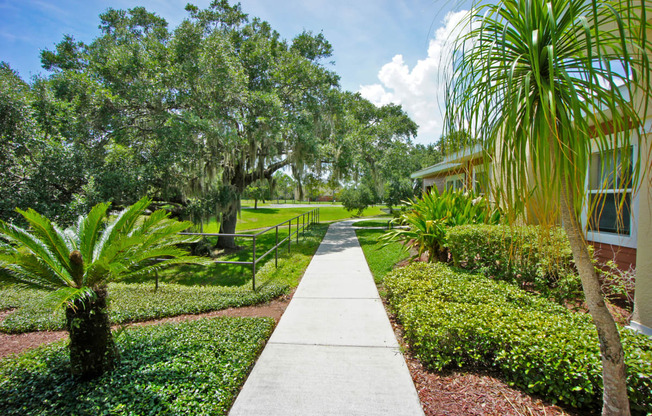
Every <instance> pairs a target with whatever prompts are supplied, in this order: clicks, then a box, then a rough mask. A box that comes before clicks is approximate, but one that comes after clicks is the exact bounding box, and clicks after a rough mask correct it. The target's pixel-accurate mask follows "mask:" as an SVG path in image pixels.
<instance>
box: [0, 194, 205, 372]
mask: <svg viewBox="0 0 652 416" xmlns="http://www.w3.org/2000/svg"><path fill="white" fill-rule="evenodd" d="M149 203H150V201H149V200H148V199H147V198H143V199H141V200H140V201H138V202H137V203H135V204H134V205H132V206H130V207H128V208H126V209H125V210H123V211H122V212H120V213H119V214H117V215H115V216H109V215H108V209H109V204H99V205H96V206H95V207H94V208H93V209H92V210H91V211H90V213H89V214H88V215H86V216H80V217H79V219H78V221H77V223H76V224H74V225H73V226H71V227H69V228H67V229H65V230H62V229H60V228H59V227H57V225H56V224H53V223H52V222H51V221H50V220H48V219H47V218H45V217H43V216H42V215H40V214H38V213H37V212H36V211H34V210H32V209H29V210H27V211H21V210H18V212H19V213H20V214H21V215H22V216H23V217H24V219H25V221H26V222H27V223H28V224H29V229H28V230H26V229H22V228H19V227H17V226H15V225H12V224H8V223H5V222H3V221H0V280H2V281H7V282H11V283H15V284H19V285H23V286H27V287H31V288H38V289H43V290H46V291H49V292H50V295H49V297H50V298H51V300H54V301H56V304H57V305H58V306H59V307H65V309H66V328H67V330H68V332H69V334H70V361H71V367H72V371H73V374H75V375H78V376H81V377H84V378H90V377H94V376H98V375H100V374H102V373H103V372H104V371H106V370H109V369H111V368H112V367H113V365H114V363H115V361H116V359H117V351H116V349H115V345H114V343H113V340H112V337H111V328H110V325H109V320H108V313H107V304H106V285H107V283H108V282H111V281H114V280H119V279H123V278H126V277H134V276H140V275H149V274H151V273H153V272H154V271H156V270H158V269H161V268H164V267H168V266H170V265H173V264H178V263H188V262H197V261H199V260H198V259H197V258H194V257H190V256H188V255H187V253H186V251H184V250H182V249H180V248H178V247H177V244H180V243H188V242H190V241H192V238H191V237H188V236H182V235H179V234H178V233H179V232H180V231H183V230H185V229H187V228H188V227H189V226H190V225H192V224H191V223H188V222H178V221H176V220H172V219H170V218H168V216H169V214H167V213H165V212H164V211H156V212H154V213H152V214H150V215H149V216H145V215H144V212H145V209H146V208H147V207H148V205H149ZM161 258H164V260H162V261H156V259H161Z"/></svg>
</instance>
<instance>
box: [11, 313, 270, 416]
mask: <svg viewBox="0 0 652 416" xmlns="http://www.w3.org/2000/svg"><path fill="white" fill-rule="evenodd" d="M273 328H274V320H273V319H271V318H215V319H200V320H197V321H191V322H184V323H177V324H167V325H150V326H146V327H139V328H129V329H127V330H126V331H124V332H122V333H121V334H119V335H118V337H117V345H118V348H119V349H120V351H121V356H122V357H121V358H122V359H121V361H120V364H119V365H118V367H117V368H116V369H114V370H113V371H112V372H110V373H107V374H105V375H103V376H101V377H99V378H97V379H95V380H92V381H88V382H79V381H75V380H74V379H73V378H72V376H70V368H69V367H70V362H69V360H68V353H67V349H66V347H65V345H64V343H63V342H58V343H55V344H52V345H49V346H46V347H41V348H38V349H36V350H33V351H30V352H28V353H25V354H23V355H20V356H18V357H12V358H8V359H5V360H2V361H0V413H2V414H3V415H6V416H12V415H21V416H22V415H37V414H38V415H56V416H59V415H109V414H125V415H169V414H175V415H179V414H191V415H226V414H227V412H228V410H229V409H230V407H231V405H232V403H233V401H234V400H235V397H236V395H237V394H238V391H239V390H240V387H241V386H242V384H243V383H244V381H245V379H246V377H247V374H248V373H249V370H250V369H251V367H252V366H253V364H254V362H255V360H256V357H257V356H258V354H259V352H260V351H261V349H262V347H263V346H264V344H265V341H266V340H267V338H269V336H270V335H271V332H272V330H273Z"/></svg>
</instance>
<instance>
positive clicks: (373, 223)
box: [353, 218, 392, 228]
mask: <svg viewBox="0 0 652 416" xmlns="http://www.w3.org/2000/svg"><path fill="white" fill-rule="evenodd" d="M391 220H392V219H391V218H378V219H377V220H363V221H356V222H355V224H353V226H354V227H385V228H388V227H389V222H390V221H391Z"/></svg>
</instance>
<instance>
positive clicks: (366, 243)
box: [355, 229, 410, 284]
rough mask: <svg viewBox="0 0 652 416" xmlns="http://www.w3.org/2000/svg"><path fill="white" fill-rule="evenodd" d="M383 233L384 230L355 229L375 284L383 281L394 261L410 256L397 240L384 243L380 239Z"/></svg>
mask: <svg viewBox="0 0 652 416" xmlns="http://www.w3.org/2000/svg"><path fill="white" fill-rule="evenodd" d="M384 233H385V231H384V230H373V229H372V230H364V229H359V230H355V234H356V235H357V236H358V241H359V242H360V246H361V247H362V251H363V252H364V255H365V258H366V259H367V264H368V265H369V269H370V270H371V274H372V275H373V276H374V281H375V282H376V284H381V283H382V282H383V280H384V278H385V275H386V274H387V273H389V272H390V271H391V270H393V269H394V266H395V265H396V263H398V262H400V261H401V260H405V259H407V258H408V257H409V256H410V253H409V251H408V250H407V248H406V247H405V246H404V245H403V244H401V243H399V242H394V243H390V244H385V243H383V242H382V241H380V237H382V236H383V235H384Z"/></svg>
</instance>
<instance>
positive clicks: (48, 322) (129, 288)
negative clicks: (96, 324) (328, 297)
mask: <svg viewBox="0 0 652 416" xmlns="http://www.w3.org/2000/svg"><path fill="white" fill-rule="evenodd" d="M6 290H10V292H7V293H12V297H13V299H15V302H16V304H14V305H9V306H13V307H19V308H18V310H16V311H15V312H13V313H12V314H10V315H9V316H7V317H6V318H5V320H4V321H2V323H0V331H2V332H8V333H18V332H28V331H43V330H58V329H63V327H64V314H63V312H62V311H57V312H56V313H53V312H52V308H51V307H49V306H48V305H47V304H45V303H43V302H41V301H39V299H41V298H43V297H44V296H43V294H42V293H41V294H39V293H36V292H38V291H35V290H23V289H18V293H20V291H21V290H22V291H23V297H22V298H21V297H20V296H19V295H18V293H16V290H17V289H3V290H2V291H0V297H4V293H5V291H6ZM287 290H288V286H287V285H284V284H275V283H270V284H268V285H265V286H264V287H262V288H260V289H259V290H258V291H257V292H253V291H251V289H249V288H248V287H247V288H244V287H221V286H182V285H175V284H161V285H160V286H159V288H158V290H156V291H155V290H154V286H153V285H151V284H124V283H112V284H109V300H110V302H111V306H110V308H109V319H110V320H111V322H112V323H114V324H118V323H124V322H134V321H143V320H146V319H157V318H164V317H168V316H175V315H181V314H196V313H202V312H208V311H214V310H220V309H226V308H230V307H240V306H247V305H253V304H257V303H263V302H267V301H269V300H271V299H273V298H275V297H277V296H280V295H282V294H284V293H286V292H287ZM9 306H8V307H9Z"/></svg>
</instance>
